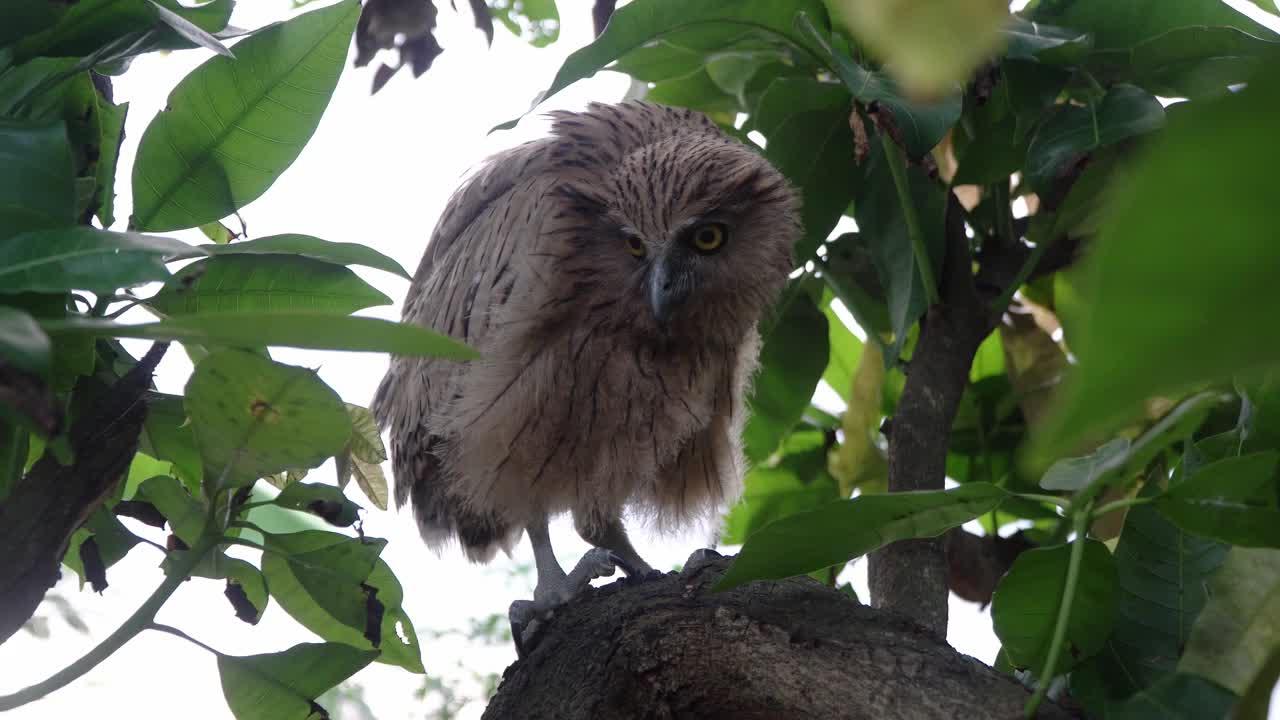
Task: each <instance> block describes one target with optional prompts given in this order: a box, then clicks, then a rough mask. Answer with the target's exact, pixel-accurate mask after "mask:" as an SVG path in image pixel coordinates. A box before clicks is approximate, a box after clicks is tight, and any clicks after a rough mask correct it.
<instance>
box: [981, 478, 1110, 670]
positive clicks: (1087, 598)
mask: <svg viewBox="0 0 1280 720" xmlns="http://www.w3.org/2000/svg"><path fill="white" fill-rule="evenodd" d="M965 487H968V486H967V485H966V486H965ZM1076 542H1081V541H1080V540H1076ZM1083 542H1084V543H1085V546H1084V550H1083V555H1082V557H1081V562H1080V571H1079V575H1078V580H1077V582H1076V586H1075V587H1074V588H1069V587H1067V566H1068V563H1069V560H1070V557H1071V551H1072V546H1071V545H1058V546H1055V547H1045V548H1036V549H1034V550H1028V551H1027V552H1024V553H1022V554H1021V555H1019V556H1018V559H1017V560H1014V562H1013V566H1012V567H1010V568H1009V572H1008V573H1006V574H1005V576H1004V577H1003V578H1001V579H1000V584H999V585H997V586H996V590H995V594H994V595H993V596H992V598H991V620H992V624H993V626H994V627H995V631H996V635H997V636H998V637H999V638H1000V642H1001V643H1003V645H1004V649H1005V651H1006V652H1007V653H1008V654H1009V661H1010V662H1012V663H1013V665H1014V666H1015V667H1018V668H1029V669H1031V670H1034V671H1035V672H1040V671H1041V670H1042V668H1044V667H1045V663H1046V661H1047V660H1048V656H1049V648H1050V641H1051V639H1052V637H1053V633H1054V628H1055V627H1056V625H1057V624H1058V619H1059V618H1058V616H1059V613H1060V610H1061V608H1062V604H1063V600H1064V598H1065V597H1067V594H1068V593H1071V594H1072V602H1071V614H1070V617H1068V618H1067V620H1066V632H1065V635H1064V636H1063V643H1062V646H1061V647H1060V648H1059V651H1058V652H1059V657H1058V662H1057V664H1056V667H1057V669H1058V672H1065V671H1067V670H1069V669H1071V667H1072V666H1073V665H1075V664H1076V663H1078V662H1080V661H1081V660H1084V659H1086V658H1088V657H1089V656H1091V655H1093V654H1094V653H1096V652H1098V650H1100V649H1101V648H1102V646H1103V644H1104V643H1105V642H1106V640H1107V635H1108V634H1109V633H1110V632H1111V626H1112V623H1113V622H1114V621H1115V616H1116V597H1117V583H1116V568H1115V563H1114V562H1112V559H1111V553H1110V552H1109V551H1108V550H1107V548H1106V546H1105V545H1103V544H1102V543H1100V542H1098V541H1096V540H1084V541H1083Z"/></svg>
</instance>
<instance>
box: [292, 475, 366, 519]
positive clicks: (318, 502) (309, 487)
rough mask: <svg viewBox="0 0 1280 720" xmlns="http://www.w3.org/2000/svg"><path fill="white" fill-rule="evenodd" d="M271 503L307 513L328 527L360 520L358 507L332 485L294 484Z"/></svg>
mask: <svg viewBox="0 0 1280 720" xmlns="http://www.w3.org/2000/svg"><path fill="white" fill-rule="evenodd" d="M273 502H274V503H275V504H276V505H279V506H280V507H282V508H288V509H290V510H299V511H301V512H309V513H311V514H312V515H317V516H319V517H321V518H323V519H324V521H325V522H327V523H329V524H330V525H337V526H338V527H347V526H349V525H352V524H354V523H355V521H356V520H359V519H360V506H359V505H356V504H355V503H353V502H351V501H350V500H348V499H347V496H346V495H343V494H342V491H341V490H339V489H338V488H336V487H334V486H332V485H321V484H318V483H305V482H295V483H293V484H291V485H289V486H288V487H286V488H285V489H284V491H283V492H281V493H280V494H279V495H277V496H276V498H275V500H273Z"/></svg>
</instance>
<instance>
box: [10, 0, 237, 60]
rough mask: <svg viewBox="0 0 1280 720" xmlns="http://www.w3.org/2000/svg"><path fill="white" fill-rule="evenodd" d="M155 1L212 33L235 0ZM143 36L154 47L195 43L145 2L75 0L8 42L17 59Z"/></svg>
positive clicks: (82, 51)
mask: <svg viewBox="0 0 1280 720" xmlns="http://www.w3.org/2000/svg"><path fill="white" fill-rule="evenodd" d="M156 5H159V6H160V7H161V8H163V9H165V10H168V11H170V12H172V13H174V14H176V15H178V16H179V17H180V18H182V19H183V20H186V21H187V22H190V23H191V24H193V25H195V26H196V27H197V28H199V29H200V30H202V31H204V32H217V31H219V30H222V29H223V28H225V27H226V25H227V21H228V20H229V19H230V18H231V11H232V8H234V7H235V2H233V1H232V0H213V2H207V3H204V4H203V5H201V6H199V7H187V6H184V5H182V4H181V3H179V2H178V1H177V0H159V1H158V2H157V3H156ZM144 35H146V36H147V40H148V41H149V42H148V45H149V46H150V47H152V48H155V49H170V50H176V49H179V48H191V47H196V45H195V43H193V42H191V41H190V40H189V39H187V38H184V37H183V36H182V35H181V34H180V33H178V32H176V31H174V30H173V28H172V27H169V26H168V25H166V24H165V23H164V21H163V20H162V19H161V18H160V13H159V11H157V9H156V7H154V6H153V5H152V4H151V3H149V2H148V1H147V0H79V1H78V2H75V3H72V4H71V5H70V7H69V8H68V9H67V12H66V13H64V14H62V16H61V18H60V20H59V21H58V23H57V24H56V25H54V26H52V27H50V28H48V29H47V30H45V31H43V32H40V33H33V34H30V35H27V36H25V37H23V38H22V40H21V41H20V42H19V43H17V45H15V46H14V56H15V59H16V60H18V61H19V62H21V61H25V60H28V59H30V58H32V57H35V56H37V55H45V56H49V57H67V56H83V55H90V54H92V53H94V52H97V51H99V50H100V49H102V48H103V47H106V46H108V45H110V44H112V43H117V44H120V49H121V50H123V49H124V48H125V47H126V46H127V45H129V44H133V43H135V42H138V41H139V40H142V39H143V36H144ZM121 41H124V42H123V43H121Z"/></svg>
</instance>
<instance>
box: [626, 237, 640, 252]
mask: <svg viewBox="0 0 1280 720" xmlns="http://www.w3.org/2000/svg"><path fill="white" fill-rule="evenodd" d="M626 243H627V252H629V253H631V254H632V255H635V256H636V257H638V258H642V257H644V241H643V240H641V239H640V238H638V237H636V236H635V235H628V236H627V237H626Z"/></svg>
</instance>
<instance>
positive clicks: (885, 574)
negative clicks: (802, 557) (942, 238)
mask: <svg viewBox="0 0 1280 720" xmlns="http://www.w3.org/2000/svg"><path fill="white" fill-rule="evenodd" d="M946 235H947V251H946V258H945V261H944V262H943V268H942V279H941V288H940V291H941V295H942V302H940V303H938V304H937V305H934V306H933V307H931V308H929V311H928V313H927V314H926V315H925V317H924V319H923V320H921V323H920V338H919V340H918V341H917V343H916V348H915V352H914V354H913V355H912V357H911V363H910V365H909V367H908V372H907V382H906V385H905V386H904V387H903V390H902V396H901V398H899V400H898V408H897V411H896V412H895V413H894V416H893V422H892V431H891V432H890V433H889V491H890V492H907V491H912V490H941V489H942V488H943V479H944V478H945V476H946V467H947V440H948V438H949V437H950V435H951V424H952V422H953V421H954V420H955V415H956V410H957V409H958V408H959V406H960V398H961V396H962V395H963V394H964V389H965V385H966V384H967V383H968V380H969V368H970V366H971V365H972V364H973V356H974V353H975V352H977V349H978V345H979V344H981V343H982V340H983V338H985V337H986V336H987V335H988V334H989V333H990V332H991V330H992V329H993V328H994V327H995V325H994V322H993V318H992V316H991V313H989V312H988V310H987V306H986V303H985V302H984V301H983V299H982V297H981V296H980V295H979V293H978V291H977V289H976V288H975V286H974V279H973V273H972V271H971V269H970V265H971V261H970V255H969V241H968V238H967V237H965V233H964V213H963V209H962V208H961V207H960V203H959V202H958V201H956V199H955V197H954V196H952V195H948V204H947V219H946ZM868 580H869V582H870V586H871V601H872V604H873V605H874V606H875V607H878V608H890V609H893V610H894V611H896V612H900V613H902V614H904V615H906V616H908V617H910V618H911V619H913V620H915V621H916V622H918V623H920V624H921V625H923V626H925V627H926V628H928V629H930V630H932V631H933V632H935V633H937V634H938V635H939V636H941V637H946V633H947V587H948V581H947V559H946V555H945V552H944V550H943V545H942V540H941V539H937V538H935V539H931V540H908V541H903V542H898V543H894V544H892V545H889V546H888V547H885V548H883V549H881V550H879V551H877V552H875V553H872V554H871V558H870V562H869V565H868Z"/></svg>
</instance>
